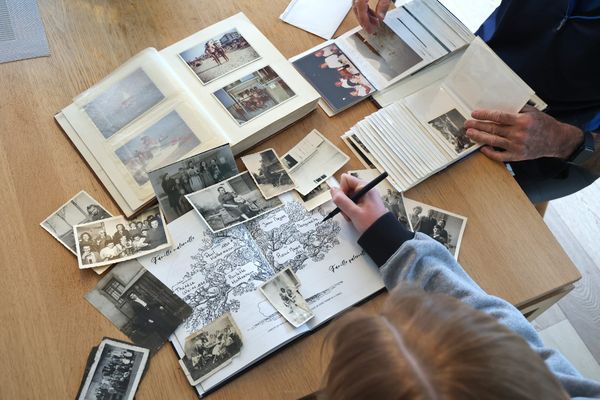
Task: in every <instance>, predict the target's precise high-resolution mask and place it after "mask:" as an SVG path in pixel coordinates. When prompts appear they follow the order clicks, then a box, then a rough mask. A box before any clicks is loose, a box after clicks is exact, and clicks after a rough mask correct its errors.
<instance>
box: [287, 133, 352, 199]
mask: <svg viewBox="0 0 600 400" xmlns="http://www.w3.org/2000/svg"><path fill="white" fill-rule="evenodd" d="M349 160H350V157H348V156H347V155H346V154H345V153H344V152H342V151H341V150H340V149H338V148H337V147H336V146H334V145H333V143H331V142H330V141H329V140H327V139H326V138H325V137H324V136H323V135H321V133H320V132H319V131H317V130H316V129H315V130H313V131H311V132H310V133H309V134H308V135H306V137H305V138H304V139H302V140H301V141H300V142H299V143H298V144H297V145H296V146H294V147H293V148H292V149H291V150H290V151H289V152H287V153H286V154H284V155H283V157H282V158H281V161H282V162H283V165H284V167H286V169H287V170H288V172H289V174H290V176H291V177H292V179H293V180H294V182H295V183H296V190H297V191H298V193H300V194H301V195H303V196H306V195H307V194H308V193H309V192H311V191H312V190H313V189H314V188H316V187H317V186H319V185H320V184H321V183H323V182H325V181H326V180H327V178H329V177H331V176H332V175H333V174H335V173H336V171H337V170H339V169H340V168H342V167H343V166H344V164H346V163H347V162H348V161H349Z"/></svg>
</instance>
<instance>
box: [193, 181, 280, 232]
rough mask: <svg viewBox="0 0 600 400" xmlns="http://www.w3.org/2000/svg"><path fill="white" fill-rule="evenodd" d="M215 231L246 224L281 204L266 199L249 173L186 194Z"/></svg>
mask: <svg viewBox="0 0 600 400" xmlns="http://www.w3.org/2000/svg"><path fill="white" fill-rule="evenodd" d="M185 197H186V198H187V199H188V200H189V202H190V203H191V204H192V206H193V207H194V209H195V210H196V212H198V214H199V215H200V217H202V219H203V220H204V222H205V223H206V225H207V226H208V227H209V228H210V230H211V231H212V232H214V233H217V232H220V231H223V230H225V229H228V228H231V227H233V226H236V225H239V224H243V223H244V222H247V221H250V220H252V219H254V218H257V217H259V216H261V215H263V214H265V213H268V212H269V211H272V210H274V209H276V208H278V207H281V206H282V205H283V203H282V202H281V201H280V200H279V199H278V198H277V197H275V198H273V199H270V200H267V199H265V198H264V196H263V195H262V193H261V192H260V190H258V187H257V186H256V183H254V180H253V179H252V177H251V176H250V173H249V172H242V173H241V174H239V175H236V176H234V177H233V178H229V179H227V180H225V181H223V182H221V183H217V184H216V185H213V186H210V187H208V188H206V189H202V190H200V191H198V192H194V193H192V194H188V195H186V196H185Z"/></svg>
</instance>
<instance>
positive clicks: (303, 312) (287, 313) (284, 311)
mask: <svg viewBox="0 0 600 400" xmlns="http://www.w3.org/2000/svg"><path fill="white" fill-rule="evenodd" d="M299 287H300V281H299V280H298V278H297V277H296V274H294V271H292V270H291V269H290V268H286V269H284V270H283V271H281V272H279V273H278V274H277V275H275V276H274V277H273V278H272V279H271V280H269V281H267V282H266V283H264V284H263V285H262V286H261V287H260V291H261V292H262V294H264V295H265V297H266V298H267V300H269V303H271V304H272V305H273V307H275V309H276V310H277V311H279V313H280V314H281V315H282V316H283V317H284V318H285V319H286V320H287V321H288V322H289V323H290V324H292V325H294V327H296V328H298V327H300V326H302V325H304V324H305V323H306V322H308V321H309V320H310V319H311V318H312V317H314V316H315V315H314V314H313V312H312V310H311V309H310V307H309V305H308V303H307V302H306V300H305V299H304V297H302V295H301V294H300V292H299V291H298V288H299Z"/></svg>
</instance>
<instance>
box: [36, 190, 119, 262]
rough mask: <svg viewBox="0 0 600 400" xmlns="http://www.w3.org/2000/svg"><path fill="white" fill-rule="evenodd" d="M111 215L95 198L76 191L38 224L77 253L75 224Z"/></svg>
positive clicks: (72, 251)
mask: <svg viewBox="0 0 600 400" xmlns="http://www.w3.org/2000/svg"><path fill="white" fill-rule="evenodd" d="M110 217H112V215H111V214H109V212H108V211H106V210H105V209H104V208H103V207H102V206H101V205H100V204H98V202H97V201H96V200H94V199H93V198H92V197H91V196H90V195H89V194H87V193H86V192H84V191H81V192H79V193H77V194H76V195H75V196H73V198H71V199H70V200H69V201H67V202H66V203H65V204H63V205H62V206H61V207H60V208H59V209H58V210H56V211H55V212H54V213H52V214H51V215H50V216H49V217H48V218H46V219H45V220H44V221H43V222H42V223H41V224H40V225H41V226H42V228H44V229H45V230H46V231H48V233H50V234H51V235H52V236H54V237H55V238H56V239H57V240H58V241H59V242H60V243H62V244H63V246H65V247H66V248H67V249H69V250H70V251H71V253H73V254H77V246H76V244H75V235H74V234H73V227H74V226H75V225H80V224H85V223H88V222H93V221H99V220H101V219H105V218H110Z"/></svg>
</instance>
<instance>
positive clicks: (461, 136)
mask: <svg viewBox="0 0 600 400" xmlns="http://www.w3.org/2000/svg"><path fill="white" fill-rule="evenodd" d="M465 121H466V118H465V117H463V115H462V114H461V113H460V112H459V111H458V110H457V109H452V110H450V111H448V112H447V113H445V114H442V115H440V116H439V117H437V118H434V119H432V120H431V121H429V125H431V126H432V127H433V128H434V129H435V130H436V131H438V132H439V133H440V135H441V136H442V137H443V138H444V139H445V140H446V141H447V142H448V143H449V144H450V145H451V146H452V147H453V148H454V151H456V152H457V153H462V152H463V151H464V150H467V149H468V148H470V147H472V146H474V145H475V142H473V141H472V140H471V139H469V137H468V136H467V130H466V129H465Z"/></svg>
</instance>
